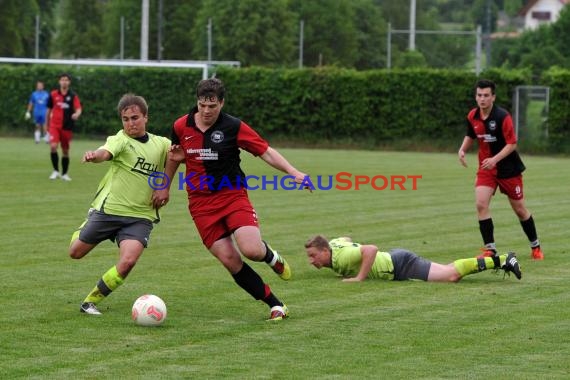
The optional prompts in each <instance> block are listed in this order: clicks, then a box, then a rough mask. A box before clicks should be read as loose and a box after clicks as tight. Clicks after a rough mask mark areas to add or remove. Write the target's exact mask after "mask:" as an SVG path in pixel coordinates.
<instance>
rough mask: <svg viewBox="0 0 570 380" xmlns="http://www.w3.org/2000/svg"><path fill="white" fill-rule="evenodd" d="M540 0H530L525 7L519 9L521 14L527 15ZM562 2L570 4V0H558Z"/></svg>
mask: <svg viewBox="0 0 570 380" xmlns="http://www.w3.org/2000/svg"><path fill="white" fill-rule="evenodd" d="M539 1H540V0H529V1H528V2H527V3H526V5H525V6H524V7H522V8H521V10H520V11H519V16H525V15H526V14H527V13H528V11H530V10H531V9H532V7H534V6H535V5H536V4H537V3H538V2H539ZM558 1H559V2H560V4H563V5H568V4H570V0H558Z"/></svg>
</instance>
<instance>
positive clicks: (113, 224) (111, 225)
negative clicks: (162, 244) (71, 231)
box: [79, 209, 153, 248]
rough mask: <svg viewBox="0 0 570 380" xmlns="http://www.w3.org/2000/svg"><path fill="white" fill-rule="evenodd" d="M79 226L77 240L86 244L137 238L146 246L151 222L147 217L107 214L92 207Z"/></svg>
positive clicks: (118, 242) (151, 225)
mask: <svg viewBox="0 0 570 380" xmlns="http://www.w3.org/2000/svg"><path fill="white" fill-rule="evenodd" d="M79 228H80V231H79V240H81V241H82V242H84V243H87V244H99V243H100V242H102V241H103V240H107V239H109V240H111V241H113V242H114V241H116V242H117V245H119V244H120V243H121V241H123V240H137V241H140V242H141V244H142V245H143V246H144V247H145V248H146V247H147V245H148V241H149V239H150V232H151V231H152V228H153V224H152V222H151V221H150V220H147V219H142V218H133V217H130V216H118V215H109V214H105V213H103V212H101V211H97V210H93V209H92V210H90V211H89V214H88V215H87V220H86V221H85V223H83V224H82V225H81V227H79Z"/></svg>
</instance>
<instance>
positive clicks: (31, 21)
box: [0, 0, 38, 57]
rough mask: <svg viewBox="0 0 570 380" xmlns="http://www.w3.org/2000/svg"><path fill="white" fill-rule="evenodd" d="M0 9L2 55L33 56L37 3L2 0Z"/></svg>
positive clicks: (22, 0) (25, 0) (29, 0)
mask: <svg viewBox="0 0 570 380" xmlns="http://www.w3.org/2000/svg"><path fill="white" fill-rule="evenodd" d="M0 9H1V10H2V11H1V12H0V40H1V41H2V43H1V44H0V56H7V57H31V56H33V52H34V48H35V47H34V45H35V44H34V38H35V17H36V14H37V12H38V5H37V3H36V2H35V1H34V0H2V2H1V3H0ZM30 53H31V54H30Z"/></svg>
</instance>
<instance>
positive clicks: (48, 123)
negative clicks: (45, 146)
mask: <svg viewBox="0 0 570 380" xmlns="http://www.w3.org/2000/svg"><path fill="white" fill-rule="evenodd" d="M50 123H51V108H49V107H48V109H47V110H46V129H47V130H49V125H50Z"/></svg>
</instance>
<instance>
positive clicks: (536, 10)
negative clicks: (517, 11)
mask: <svg viewBox="0 0 570 380" xmlns="http://www.w3.org/2000/svg"><path fill="white" fill-rule="evenodd" d="M566 3H567V2H566V1H565V0H538V1H537V2H536V3H535V4H534V5H533V6H532V7H531V8H530V9H529V10H528V12H527V13H526V14H525V16H524V27H525V29H536V28H538V27H539V26H540V25H542V24H549V23H551V22H555V21H556V20H558V16H559V14H560V11H561V10H562V8H564V6H565V5H566Z"/></svg>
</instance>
